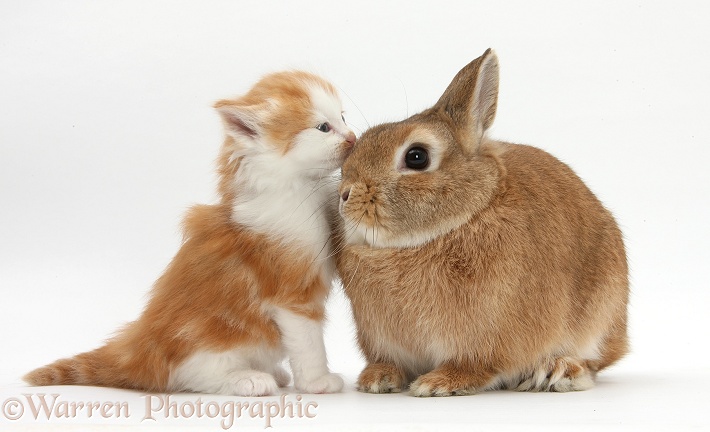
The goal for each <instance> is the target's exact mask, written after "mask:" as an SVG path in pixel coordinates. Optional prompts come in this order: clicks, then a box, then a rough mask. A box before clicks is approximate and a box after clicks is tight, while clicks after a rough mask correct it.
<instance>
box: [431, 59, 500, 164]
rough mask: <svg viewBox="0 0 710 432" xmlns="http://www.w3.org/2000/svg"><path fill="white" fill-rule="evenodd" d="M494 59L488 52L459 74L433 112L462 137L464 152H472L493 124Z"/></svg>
mask: <svg viewBox="0 0 710 432" xmlns="http://www.w3.org/2000/svg"><path fill="white" fill-rule="evenodd" d="M498 75H499V67H498V57H497V56H496V54H495V52H493V50H491V49H490V48H489V49H488V50H486V52H485V53H483V55H482V56H481V57H478V58H477V59H475V60H473V61H472V62H471V63H469V64H468V65H466V66H465V67H464V68H463V69H461V70H460V71H459V73H458V74H456V76H455V77H454V79H453V80H452V81H451V84H449V86H448V87H447V88H446V90H445V91H444V94H443V95H441V98H439V101H438V102H437V103H436V105H434V108H437V109H443V110H444V111H445V112H446V113H447V114H448V115H449V116H450V117H451V118H452V119H453V121H454V123H455V124H456V126H457V127H458V128H459V132H460V133H461V135H462V141H463V142H462V144H463V146H464V150H466V151H468V152H475V151H476V150H477V149H478V146H479V144H480V143H481V139H482V138H483V135H484V134H485V133H486V130H487V129H488V128H489V127H490V126H491V125H492V124H493V120H494V119H495V116H496V108H497V106H498Z"/></svg>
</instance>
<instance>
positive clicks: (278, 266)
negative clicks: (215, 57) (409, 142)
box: [24, 72, 355, 396]
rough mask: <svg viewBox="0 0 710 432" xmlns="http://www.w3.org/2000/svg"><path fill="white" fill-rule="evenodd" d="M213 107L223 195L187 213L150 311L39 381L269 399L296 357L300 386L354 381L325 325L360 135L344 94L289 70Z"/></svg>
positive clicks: (320, 388) (46, 370) (34, 378)
mask: <svg viewBox="0 0 710 432" xmlns="http://www.w3.org/2000/svg"><path fill="white" fill-rule="evenodd" d="M215 108H216V109H217V110H218V111H219V113H220V115H221V116H222V119H223V121H224V125H225V129H226V139H225V142H224V145H223V147H222V150H221V154H220V157H219V160H218V173H219V176H220V182H219V193H220V195H221V202H220V203H219V204H215V205H197V206H195V207H193V208H192V209H191V210H190V211H189V212H188V214H187V216H186V218H185V222H184V242H183V244H182V247H181V248H180V250H179V251H178V253H177V255H176V256H175V258H174V259H173V260H172V262H171V263H170V265H169V266H168V268H167V269H166V270H165V272H164V274H163V275H162V276H161V277H160V278H159V279H158V280H157V282H156V283H155V285H154V287H153V290H152V292H151V297H150V300H149V302H148V304H147V306H146V308H145V310H144V311H143V314H142V315H141V316H140V318H138V319H137V320H136V321H134V322H131V323H129V324H128V325H127V326H126V327H125V328H123V329H122V330H121V331H120V332H119V333H118V334H117V335H116V336H115V337H113V338H112V339H110V340H109V341H108V342H107V343H106V344H105V345H104V346H102V347H100V348H98V349H96V350H94V351H90V352H86V353H83V354H79V355H77V356H75V357H73V358H68V359H62V360H58V361H56V362H54V363H52V364H50V365H48V366H45V367H42V368H39V369H37V370H34V371H32V372H30V373H29V374H27V375H26V376H25V377H24V379H25V380H26V381H27V382H28V383H30V384H32V385H58V384H79V385H98V386H109V387H122V388H130V389H141V390H147V391H159V392H173V391H191V392H204V393H219V394H230V395H241V396H260V395H268V394H273V393H275V392H276V391H277V388H278V387H283V386H286V385H288V384H289V382H290V379H291V378H290V376H289V374H288V372H286V371H285V370H284V369H283V367H282V366H281V364H282V361H283V360H284V358H285V357H288V358H289V361H290V366H291V370H292V372H293V381H294V386H295V388H296V390H298V391H300V392H305V393H327V392H337V391H340V390H341V389H342V386H343V381H342V379H341V378H340V377H339V376H338V375H335V374H332V373H330V371H329V370H328V365H327V360H326V353H325V347H324V343H323V329H322V322H323V319H324V303H325V299H326V296H327V295H328V291H329V288H330V284H331V281H332V278H333V272H334V265H333V264H332V263H331V262H330V261H329V260H328V259H327V257H328V256H329V255H330V245H329V238H328V234H329V219H328V218H329V215H328V214H326V212H327V210H328V209H327V207H328V206H327V205H325V204H326V202H327V201H328V200H329V199H330V195H329V194H333V193H335V192H334V191H335V188H336V185H335V182H334V181H333V180H332V178H331V177H330V174H331V173H332V172H333V171H334V170H335V169H336V168H337V167H338V166H339V165H340V164H341V162H342V160H343V159H344V156H345V155H346V154H347V152H349V150H350V149H351V148H352V146H353V145H354V143H355V135H354V134H353V132H352V131H351V130H350V129H348V127H347V126H346V125H345V121H344V119H343V117H342V107H341V102H340V100H339V98H338V96H337V92H336V90H335V88H334V87H333V86H332V85H331V84H330V83H328V82H326V81H324V80H323V79H322V78H319V77H317V76H314V75H311V74H308V73H305V72H281V73H276V74H272V75H268V76H266V77H264V78H263V79H262V80H260V81H259V82H258V83H257V84H256V85H255V86H254V87H253V88H252V89H251V90H250V91H249V92H248V93H247V94H246V95H244V96H243V97H240V98H236V99H231V100H222V101H220V102H218V103H217V104H215ZM336 196H337V195H336Z"/></svg>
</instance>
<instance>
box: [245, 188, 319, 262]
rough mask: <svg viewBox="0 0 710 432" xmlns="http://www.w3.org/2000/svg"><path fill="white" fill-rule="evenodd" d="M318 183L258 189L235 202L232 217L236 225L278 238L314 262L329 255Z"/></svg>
mask: <svg viewBox="0 0 710 432" xmlns="http://www.w3.org/2000/svg"><path fill="white" fill-rule="evenodd" d="M318 188H319V186H318V185H301V186H298V185H294V187H292V188H289V189H286V190H274V191H262V192H261V193H259V194H254V195H252V196H248V197H246V199H243V200H240V201H237V203H236V204H235V206H234V213H233V214H234V218H235V219H236V220H237V222H239V223H240V224H243V225H246V226H248V227H249V228H251V229H253V230H255V231H257V232H259V233H262V234H265V235H267V236H269V237H272V238H277V239H279V240H281V241H282V242H283V243H284V244H285V245H287V247H289V248H293V249H297V250H298V251H299V253H300V254H302V255H303V256H310V258H311V259H313V260H314V263H316V262H317V263H320V261H326V260H327V258H328V257H329V256H330V253H331V247H330V223H329V219H328V217H329V216H328V212H327V209H326V206H327V203H326V200H327V199H328V198H329V197H328V196H327V195H326V193H325V192H324V191H321V190H319V189H318Z"/></svg>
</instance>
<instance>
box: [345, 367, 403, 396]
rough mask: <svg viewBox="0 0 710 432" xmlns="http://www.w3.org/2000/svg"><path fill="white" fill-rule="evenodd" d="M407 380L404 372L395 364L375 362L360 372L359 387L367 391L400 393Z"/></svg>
mask: <svg viewBox="0 0 710 432" xmlns="http://www.w3.org/2000/svg"><path fill="white" fill-rule="evenodd" d="M405 382H406V381H405V378H404V373H402V371H401V370H400V369H399V368H397V367H396V366H395V365H393V364H388V363H373V364H370V365H368V366H367V367H366V368H365V370H363V371H362V372H361V373H360V377H358V380H357V389H358V390H360V391H362V392H365V393H398V392H401V391H402V388H403V387H404V385H405Z"/></svg>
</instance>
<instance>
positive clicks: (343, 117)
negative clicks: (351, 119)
mask: <svg viewBox="0 0 710 432" xmlns="http://www.w3.org/2000/svg"><path fill="white" fill-rule="evenodd" d="M340 118H341V119H343V123H347V122H346V121H345V115H344V114H340Z"/></svg>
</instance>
